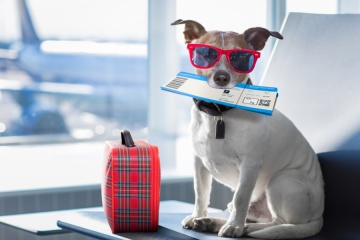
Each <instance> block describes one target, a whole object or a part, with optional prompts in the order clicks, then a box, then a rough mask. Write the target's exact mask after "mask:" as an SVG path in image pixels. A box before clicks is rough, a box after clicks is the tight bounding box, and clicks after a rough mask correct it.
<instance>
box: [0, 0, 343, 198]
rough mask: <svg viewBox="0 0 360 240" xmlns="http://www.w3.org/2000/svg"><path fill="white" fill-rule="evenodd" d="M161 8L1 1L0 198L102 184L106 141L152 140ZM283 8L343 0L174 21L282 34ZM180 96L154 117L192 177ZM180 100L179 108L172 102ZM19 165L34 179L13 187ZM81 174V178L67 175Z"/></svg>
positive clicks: (204, 5)
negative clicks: (152, 25)
mask: <svg viewBox="0 0 360 240" xmlns="http://www.w3.org/2000/svg"><path fill="white" fill-rule="evenodd" d="M154 2H159V1H155V0H154V1H153V0H131V1H130V0H129V1H118V0H53V1H43V0H19V1H14V0H0V165H1V168H0V183H3V182H7V183H8V184H0V192H1V191H11V190H16V189H33V188H46V187H55V186H58V187H60V186H70V185H86V184H98V183H99V179H100V176H99V175H100V172H101V171H100V169H101V168H102V161H101V159H102V154H103V147H104V141H105V140H113V139H119V138H120V131H121V130H122V129H129V130H131V132H132V134H133V137H134V138H137V139H139V138H141V139H148V138H149V136H148V132H149V129H148V122H149V121H148V120H149V119H148V115H149V111H153V110H154V109H151V108H150V107H149V102H151V99H149V88H148V84H149V81H148V79H149V76H148V67H149V66H148V62H147V61H148V57H149V56H148V55H147V54H148V47H149V46H148V42H147V41H148V24H149V21H148V17H149V16H148V10H149V4H152V3H154ZM279 2H282V3H284V4H285V5H283V6H282V7H283V8H284V9H286V12H290V11H302V12H314V13H337V11H338V7H339V6H338V4H339V2H338V1H336V0H316V1H310V0H309V1H306V2H304V1H296V0H287V1H267V0H258V1H250V0H243V1H239V0H221V1H219V0H217V1H206V0H197V1H192V0H180V1H176V11H175V13H174V14H173V18H172V19H171V21H175V20H176V19H179V18H182V19H192V20H196V21H198V22H200V23H201V24H203V25H204V27H205V28H206V29H208V30H224V31H226V30H229V31H235V32H242V31H244V30H246V29H247V28H249V27H254V26H260V27H266V28H269V29H271V30H275V31H280V25H279V26H276V27H275V28H274V26H275V25H273V24H272V23H270V22H269V19H271V18H272V17H273V18H274V16H273V15H274V14H275V13H274V12H272V11H271V10H269V9H271V6H272V5H271V4H275V3H279ZM344 2H345V1H344ZM18 4H20V5H18ZM344 5H345V4H344ZM189 6H191V7H189ZM24 9H25V10H26V11H22V10H24ZM20 10H21V11H20ZM161 11H167V9H166V8H164V9H162V10H161ZM20 12H23V13H25V14H23V15H20V14H19V13H20ZM283 12H285V10H284V11H283ZM284 15H285V13H284ZM275 17H276V16H275ZM21 20H22V21H21ZM170 23H171V22H169V23H167V26H168V27H169V29H170V28H176V30H175V32H176V41H177V46H178V49H179V52H178V55H177V56H175V57H177V58H178V62H179V70H180V71H189V72H194V69H193V67H192V66H191V64H190V62H189V57H188V52H187V50H186V45H185V44H184V39H183V35H182V31H183V26H176V27H174V26H170ZM285 40H286V36H285ZM160 50H164V49H160ZM271 50H272V45H271V44H269V45H268V46H267V47H266V48H265V49H264V50H263V51H262V55H261V58H260V59H259V61H258V63H257V66H256V68H255V70H254V72H252V73H251V77H252V79H253V81H254V83H255V84H259V83H260V80H261V77H262V75H263V72H264V69H265V67H266V65H267V63H268V60H269V56H270V52H271ZM159 64H161V65H162V67H163V68H166V67H167V66H166V64H167V63H162V62H160V63H159ZM176 74H177V72H174V73H173V76H175V75H176ZM169 80H170V79H162V80H161V81H162V83H165V82H166V81H169ZM159 87H160V84H159V86H156V90H157V91H158V92H156V93H155V94H153V96H155V97H160V95H166V94H167V95H170V94H171V93H163V92H161V93H160V90H159ZM175 98H176V101H166V102H162V103H163V104H164V106H165V107H164V106H163V107H162V109H160V110H159V111H160V112H162V113H163V114H159V116H158V117H159V118H161V120H157V119H155V120H154V121H155V122H156V121H158V122H161V123H164V122H166V124H168V125H167V126H166V127H169V128H171V129H172V130H171V132H170V131H169V132H166V131H164V135H163V136H162V137H163V138H164V139H165V141H167V140H168V139H167V138H171V139H172V140H174V139H175V141H176V143H175V144H176V150H175V151H174V152H173V157H172V158H168V159H166V161H173V164H170V165H171V166H175V167H176V168H177V169H176V170H179V171H182V170H184V171H189V169H190V167H189V166H191V161H192V158H191V155H192V154H191V146H190V144H189V140H188V139H187V127H188V124H189V121H190V107H191V105H192V101H191V99H190V98H186V97H184V96H175V95H174V97H173V98H172V99H175ZM174 102H175V103H176V104H177V105H176V107H174V106H173V105H170V104H174ZM165 110H166V111H172V112H167V114H164V111H165ZM165 118H166V119H165ZM171 119H175V120H174V122H171V123H169V122H170V121H173V120H171ZM159 125H160V124H159ZM157 127H160V128H161V127H163V126H157ZM164 128H165V127H164ZM169 136H170V137H169ZM152 143H153V144H155V145H156V144H157V143H156V142H152ZM160 151H162V149H161V148H160ZM162 161H165V160H162ZM53 167H55V168H56V169H57V171H56V172H54V171H52V174H49V173H48V172H47V168H49V169H50V168H53ZM15 168H17V169H18V170H17V171H19V172H21V173H22V174H23V176H25V177H26V178H27V179H31V181H22V182H21V183H20V182H19V181H16V177H15V176H13V175H14V174H12V172H11V171H10V169H15ZM19 168H20V170H19ZM33 169H36V170H37V172H34V173H33V171H32V170H33ZM28 170H30V171H28ZM39 171H40V172H41V174H39ZM80 171H82V172H83V173H84V174H83V175H82V177H81V178H79V177H66V176H78V173H79V172H80ZM34 183H35V184H34Z"/></svg>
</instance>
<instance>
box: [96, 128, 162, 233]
mask: <svg viewBox="0 0 360 240" xmlns="http://www.w3.org/2000/svg"><path fill="white" fill-rule="evenodd" d="M121 138H122V143H121V142H114V141H107V142H106V144H105V155H104V169H103V170H104V172H103V180H102V184H101V185H102V186H101V191H102V203H103V207H104V211H105V215H106V218H107V220H108V222H109V225H110V228H111V231H112V232H113V233H117V232H148V231H149V232H153V231H157V230H158V223H159V204H160V160H159V151H158V148H157V147H156V146H153V145H150V144H148V143H146V142H145V141H141V140H137V141H135V143H134V141H133V140H132V138H131V135H130V132H128V131H126V130H125V131H124V132H123V133H121ZM124 144H125V145H124Z"/></svg>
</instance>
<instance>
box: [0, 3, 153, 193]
mask: <svg viewBox="0 0 360 240" xmlns="http://www.w3.org/2000/svg"><path fill="white" fill-rule="evenodd" d="M134 13H136V14H134ZM147 25H148V1H147V0H131V1H117V0H75V1H74V0H58V1H42V0H19V1H13V0H0V165H1V168H0V183H1V184H0V192H2V191H13V190H29V189H34V188H38V189H39V188H48V187H54V186H59V187H60V186H71V185H85V184H98V183H99V182H100V176H99V175H100V172H101V168H102V165H101V164H102V155H103V148H104V141H105V140H114V139H120V132H121V130H123V129H129V130H131V132H132V134H133V137H134V138H141V139H146V137H147V134H146V127H147V115H148V106H147V102H148V89H147V85H148V80H147V79H148V78H147ZM54 167H55V168H56V171H53V170H50V169H54ZM13 169H17V170H16V171H18V173H17V174H13V172H12V170H13ZM47 172H49V173H50V172H51V174H47ZM77 172H78V173H79V172H83V174H82V176H81V177H80V178H79V177H75V176H76V175H78V174H77ZM16 176H22V177H23V178H26V179H28V181H23V180H22V181H18V180H17V177H16ZM4 182H6V183H7V184H3V183H4Z"/></svg>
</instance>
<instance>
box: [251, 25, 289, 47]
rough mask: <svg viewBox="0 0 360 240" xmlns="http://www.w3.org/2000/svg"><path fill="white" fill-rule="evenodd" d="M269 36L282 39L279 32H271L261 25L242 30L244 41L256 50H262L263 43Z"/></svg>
mask: <svg viewBox="0 0 360 240" xmlns="http://www.w3.org/2000/svg"><path fill="white" fill-rule="evenodd" d="M270 36H272V37H276V38H278V39H283V36H282V35H281V34H280V33H278V32H271V31H269V30H267V29H266V28H261V27H255V28H249V29H248V30H246V31H245V32H244V38H245V41H246V42H247V43H248V44H250V45H251V46H252V47H253V48H254V50H256V51H259V50H262V49H263V48H264V47H265V43H266V41H267V40H268V38H269V37H270Z"/></svg>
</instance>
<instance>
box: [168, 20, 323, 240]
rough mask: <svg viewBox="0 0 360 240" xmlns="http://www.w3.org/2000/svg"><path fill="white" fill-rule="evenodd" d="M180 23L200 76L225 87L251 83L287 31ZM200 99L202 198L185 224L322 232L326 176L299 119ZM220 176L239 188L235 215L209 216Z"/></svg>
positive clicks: (196, 144)
mask: <svg viewBox="0 0 360 240" xmlns="http://www.w3.org/2000/svg"><path fill="white" fill-rule="evenodd" d="M177 24H185V31H184V36H185V42H186V43H188V49H189V50H190V56H191V62H192V64H193V65H194V66H195V67H196V71H197V73H198V74H200V75H204V76H206V77H207V79H208V83H209V85H210V86H212V87H217V88H224V89H227V88H232V87H234V86H235V84H237V83H249V82H250V81H249V79H248V74H249V72H250V71H251V70H252V69H253V68H254V66H255V63H256V59H257V58H258V57H259V55H260V53H259V52H257V51H260V50H262V49H263V48H264V46H265V43H266V41H267V39H268V37H270V36H272V37H276V38H279V39H282V36H281V35H280V34H279V33H277V32H271V31H268V30H267V29H264V28H259V27H257V28H250V29H248V30H246V31H245V32H244V33H242V34H239V33H235V32H223V31H206V30H205V28H204V27H203V26H202V25H201V24H199V23H198V22H195V21H192V20H186V21H183V20H177V21H175V22H174V23H172V25H177ZM195 102H196V104H195V105H194V106H193V108H192V120H191V126H190V135H191V140H192V144H193V150H194V166H195V176H194V185H195V186H194V188H195V196H196V199H195V209H194V212H193V213H192V215H190V216H188V217H186V218H185V219H184V220H183V221H182V225H183V227H185V228H191V229H194V230H200V231H210V232H218V235H219V236H223V237H240V236H244V235H247V236H251V237H255V238H267V239H299V238H306V237H309V236H312V235H315V234H316V233H318V232H319V231H320V230H321V228H322V224H323V218H322V214H323V209H324V190H323V185H324V184H323V178H322V174H321V169H320V165H319V163H318V159H317V156H316V154H315V153H314V151H313V149H312V148H311V146H310V145H309V143H308V142H307V141H306V139H305V138H304V137H303V135H302V134H301V133H300V132H299V130H298V129H297V128H296V127H295V126H294V124H293V123H292V122H291V121H290V120H289V119H288V118H286V117H285V116H284V115H283V114H282V113H280V112H279V111H277V110H276V109H275V110H274V112H273V115H272V116H271V117H270V116H266V115H262V114H258V113H254V112H250V111H245V110H239V109H229V108H226V107H224V106H220V105H215V104H211V103H204V102H202V101H197V100H195ZM214 112H215V113H218V114H212V113H214ZM212 115H221V118H222V119H223V121H224V122H225V123H226V128H224V129H223V131H224V134H225V137H224V138H223V139H217V137H216V136H215V126H216V125H217V121H216V119H217V117H214V116H212ZM220 135H221V134H220ZM222 137H223V136H222ZM220 138H221V137H220ZM212 178H215V179H216V180H217V181H219V182H220V183H223V184H224V185H226V186H228V187H230V188H231V189H232V190H233V191H234V196H233V199H232V201H231V203H229V205H228V207H229V210H230V216H229V218H228V219H219V218H211V217H207V207H208V205H209V203H210V191H211V182H212ZM250 221H251V222H253V223H248V222H250Z"/></svg>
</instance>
